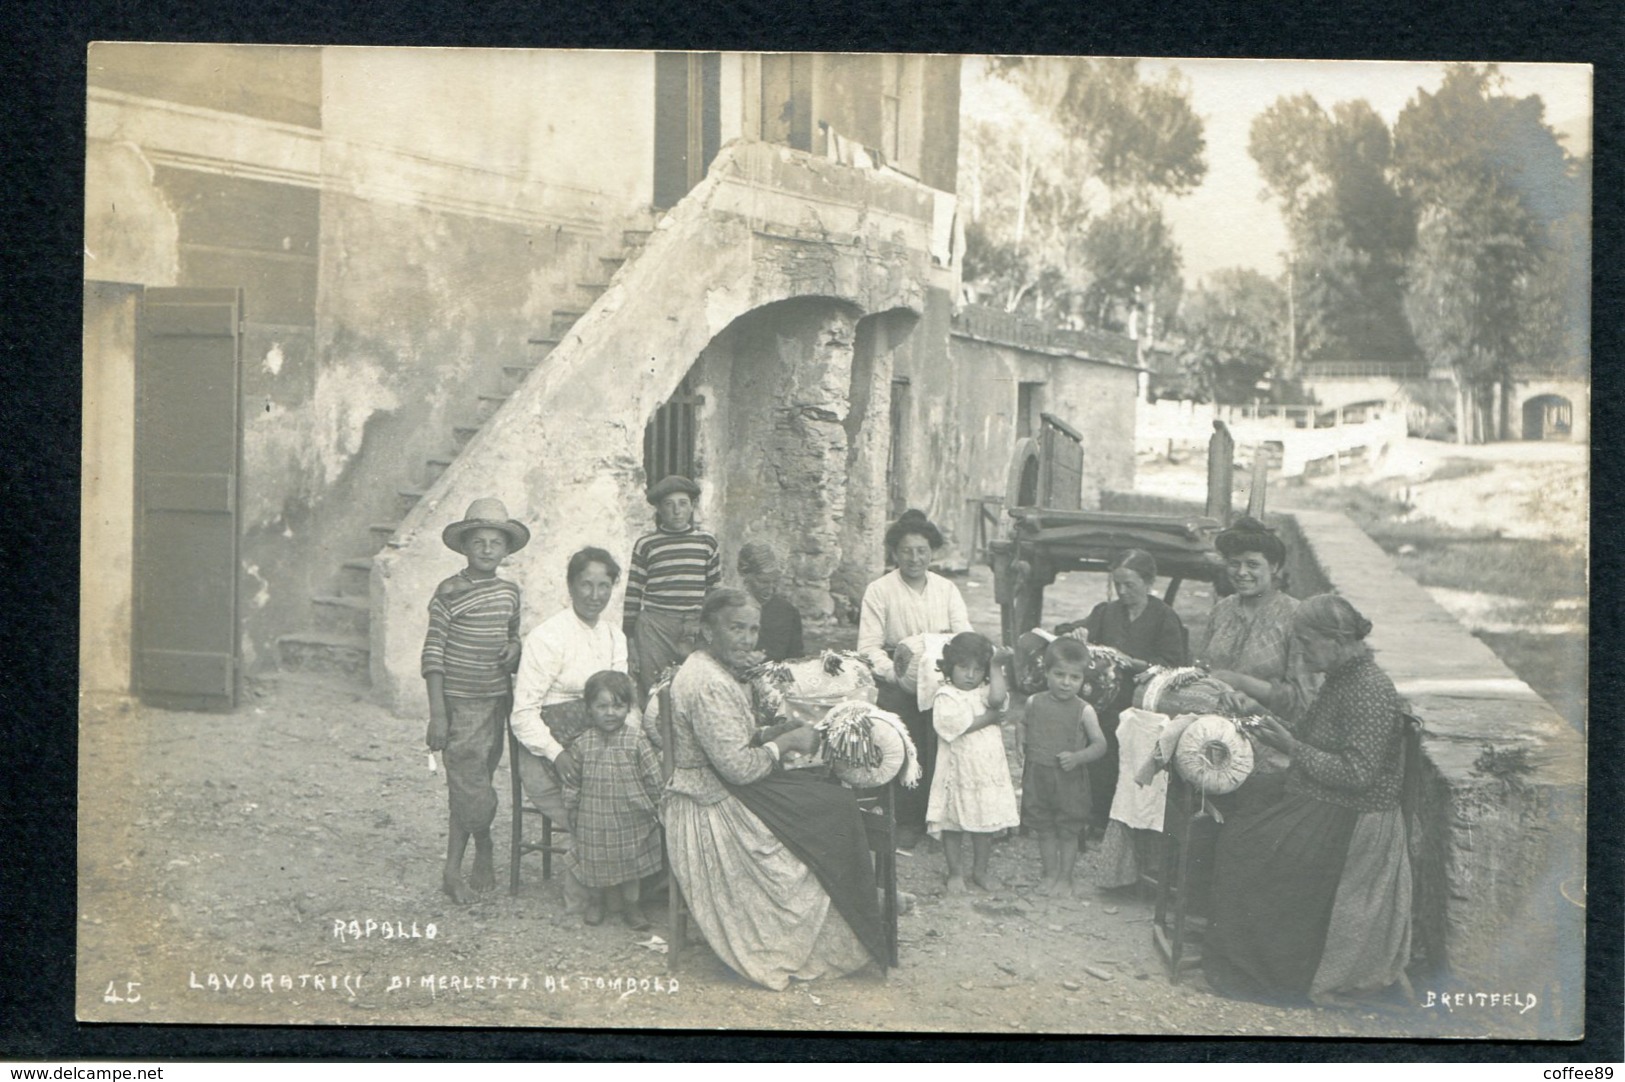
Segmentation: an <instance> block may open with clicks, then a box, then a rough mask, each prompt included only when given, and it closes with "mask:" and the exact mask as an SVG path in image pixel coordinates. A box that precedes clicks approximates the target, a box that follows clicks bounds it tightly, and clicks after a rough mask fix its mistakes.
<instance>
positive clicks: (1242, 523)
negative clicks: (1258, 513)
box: [1230, 515, 1275, 534]
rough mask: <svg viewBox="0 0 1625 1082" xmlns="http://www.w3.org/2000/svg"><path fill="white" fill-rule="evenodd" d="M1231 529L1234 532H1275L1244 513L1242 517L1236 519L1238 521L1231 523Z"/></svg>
mask: <svg viewBox="0 0 1625 1082" xmlns="http://www.w3.org/2000/svg"><path fill="white" fill-rule="evenodd" d="M1230 531H1231V532H1233V533H1268V534H1273V533H1274V532H1275V531H1274V530H1272V529H1270V528H1269V527H1268V526H1266V525H1264V524H1263V523H1262V522H1260V521H1258V520H1257V519H1256V518H1254V517H1253V516H1251V515H1242V516H1241V517H1240V518H1238V519H1236V521H1234V522H1232V523H1231V524H1230Z"/></svg>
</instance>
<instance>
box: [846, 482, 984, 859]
mask: <svg viewBox="0 0 1625 1082" xmlns="http://www.w3.org/2000/svg"><path fill="white" fill-rule="evenodd" d="M941 547H942V531H941V530H939V529H937V528H936V526H934V525H932V523H931V521H930V520H929V519H927V518H926V517H925V515H924V513H922V512H920V511H912V510H911V511H905V512H903V515H902V517H901V518H899V519H898V520H897V521H896V522H894V523H892V524H891V526H890V528H888V529H887V530H886V551H887V553H888V554H889V555H890V556H891V559H892V562H893V563H894V564H896V565H897V569H896V570H895V571H891V572H888V573H887V574H885V575H882V576H881V577H880V578H878V579H876V580H875V581H873V582H871V583H870V584H869V587H868V589H866V590H864V592H863V609H862V613H861V615H860V616H859V618H858V651H859V652H860V653H862V654H863V655H864V656H865V657H867V658H868V659H869V660H870V661H871V662H873V663H874V666H875V679H876V683H877V684H878V685H879V697H878V702H877V703H876V705H877V706H879V707H880V708H881V709H882V710H890V711H891V712H892V713H894V714H896V715H897V716H898V717H900V718H902V719H903V723H904V724H905V725H907V726H908V732H909V736H911V737H912V738H913V739H914V746H915V748H916V749H918V750H919V753H920V768H921V770H922V772H923V776H922V777H921V779H920V785H919V787H918V788H916V789H899V790H898V791H897V827H898V845H900V846H901V847H902V848H904V849H912V848H914V846H916V845H918V844H919V841H920V839H921V838H922V837H923V836H924V835H925V806H926V799H927V797H928V795H929V794H930V792H931V776H932V774H933V773H934V771H935V768H936V762H937V734H936V730H935V729H933V728H932V727H931V712H930V711H929V710H921V709H920V708H919V704H918V703H917V702H916V701H915V697H914V695H913V694H912V693H910V692H907V691H904V690H903V689H902V688H901V687H899V686H898V684H897V676H896V673H895V672H894V671H893V668H892V660H891V655H892V652H893V651H894V650H896V649H897V644H898V643H900V642H902V641H903V640H904V639H906V638H908V637H909V636H911V635H921V634H926V633H929V632H943V633H952V634H957V633H958V632H961V631H971V630H973V628H972V627H971V623H970V616H969V615H967V614H966V612H965V599H964V598H963V597H961V596H959V589H958V587H956V586H955V585H954V584H953V583H951V582H949V581H948V580H947V579H945V578H943V577H942V576H941V575H936V574H933V573H932V572H931V571H930V566H931V556H932V554H933V553H934V552H936V550H937V549H939V548H941Z"/></svg>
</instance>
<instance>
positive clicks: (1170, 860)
mask: <svg viewBox="0 0 1625 1082" xmlns="http://www.w3.org/2000/svg"><path fill="white" fill-rule="evenodd" d="M1197 807H1198V800H1197V795H1196V790H1195V788H1194V787H1193V786H1192V785H1191V784H1190V783H1189V782H1187V781H1186V780H1185V779H1184V778H1182V777H1180V776H1179V771H1177V770H1174V769H1172V768H1170V769H1169V771H1168V803H1167V805H1166V807H1165V809H1164V811H1163V816H1162V868H1161V870H1160V871H1159V872H1158V874H1157V880H1156V882H1157V906H1156V909H1155V910H1154V911H1153V914H1152V919H1151V942H1152V944H1153V945H1154V946H1155V947H1156V948H1157V953H1158V954H1160V955H1162V959H1163V962H1164V963H1165V964H1166V965H1167V967H1168V981H1169V983H1170V984H1178V983H1179V975H1180V974H1181V973H1182V972H1184V971H1185V970H1187V969H1195V968H1196V967H1197V966H1199V965H1201V963H1202V959H1201V956H1200V955H1192V956H1190V957H1186V954H1185V948H1186V945H1187V944H1186V940H1185V937H1186V933H1187V931H1188V923H1187V922H1188V921H1189V919H1190V918H1189V915H1188V914H1187V913H1186V912H1185V910H1186V906H1187V903H1188V902H1189V900H1190V892H1189V891H1188V890H1186V884H1187V882H1188V875H1189V872H1190V859H1191V824H1192V823H1193V822H1195V816H1196V811H1197Z"/></svg>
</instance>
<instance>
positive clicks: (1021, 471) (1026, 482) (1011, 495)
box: [1004, 437, 1038, 507]
mask: <svg viewBox="0 0 1625 1082" xmlns="http://www.w3.org/2000/svg"><path fill="white" fill-rule="evenodd" d="M1004 506H1005V507H1037V506H1038V441H1037V440H1035V439H1031V438H1027V437H1023V438H1022V439H1019V440H1017V441H1016V450H1015V454H1013V455H1011V456H1010V469H1009V472H1008V473H1006V474H1005V481H1004Z"/></svg>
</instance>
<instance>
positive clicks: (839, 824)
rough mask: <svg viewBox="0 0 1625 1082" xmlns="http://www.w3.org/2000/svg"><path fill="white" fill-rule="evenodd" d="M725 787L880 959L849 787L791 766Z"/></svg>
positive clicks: (868, 873) (864, 847)
mask: <svg viewBox="0 0 1625 1082" xmlns="http://www.w3.org/2000/svg"><path fill="white" fill-rule="evenodd" d="M725 784H726V783H725ZM728 791H729V792H731V793H732V794H733V795H734V796H735V797H737V798H739V802H740V803H741V804H743V805H745V807H747V808H749V809H750V810H751V811H752V812H753V813H754V814H755V815H756V817H757V818H758V819H760V820H761V821H762V822H763V823H764V824H765V825H766V826H767V829H769V830H771V831H772V832H773V833H774V835H776V836H777V837H778V839H779V841H781V842H783V843H784V846H785V848H786V849H788V850H790V852H792V853H794V854H795V855H796V856H797V857H798V858H799V859H800V860H801V862H802V863H803V864H805V865H807V867H809V868H811V869H812V873H813V874H814V875H816V876H817V877H818V882H819V883H821V884H822V885H823V887H824V891H825V892H826V893H827V894H828V895H829V900H830V903H831V904H832V905H834V906H835V909H836V910H837V911H838V912H839V913H840V914H841V916H843V917H845V918H846V923H847V925H848V926H849V927H851V929H852V932H853V934H854V935H856V936H857V937H858V941H859V942H860V943H862V944H863V945H864V947H865V948H866V949H867V950H868V951H869V956H870V957H871V958H873V959H874V960H875V961H877V962H879V963H880V964H881V965H885V964H886V960H887V957H888V954H889V951H888V950H887V947H886V933H885V931H884V925H883V924H882V923H881V920H880V898H879V895H878V894H877V893H876V889H875V866H874V858H873V856H872V855H871V854H870V852H869V837H868V832H867V830H866V828H865V827H864V823H863V812H862V811H860V810H859V809H858V801H857V797H856V796H855V795H854V794H853V792H852V790H850V789H847V788H844V787H843V786H840V785H834V784H831V783H830V782H827V781H823V780H821V779H819V778H815V777H812V776H811V775H810V774H804V773H794V772H791V773H784V774H769V775H768V776H767V777H765V778H762V779H761V780H760V781H756V782H753V783H751V784H750V785H728Z"/></svg>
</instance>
